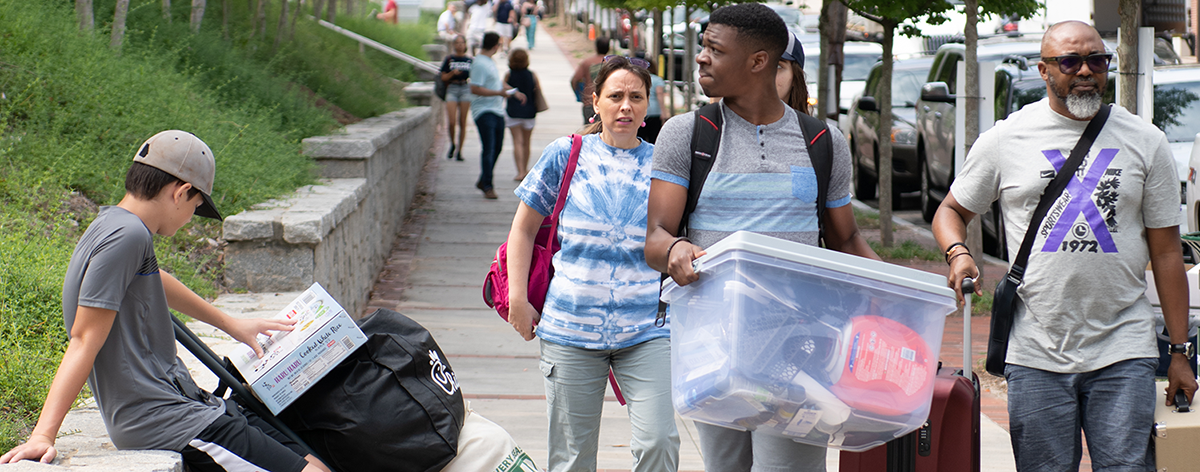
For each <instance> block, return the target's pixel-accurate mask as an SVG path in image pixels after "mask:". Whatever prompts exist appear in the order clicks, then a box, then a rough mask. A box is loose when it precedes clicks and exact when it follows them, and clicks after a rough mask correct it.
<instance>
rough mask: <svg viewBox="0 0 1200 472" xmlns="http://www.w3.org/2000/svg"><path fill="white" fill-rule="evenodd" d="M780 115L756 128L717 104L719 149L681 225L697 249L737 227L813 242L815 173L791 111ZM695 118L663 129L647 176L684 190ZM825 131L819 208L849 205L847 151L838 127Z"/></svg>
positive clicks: (787, 109)
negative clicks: (826, 165)
mask: <svg viewBox="0 0 1200 472" xmlns="http://www.w3.org/2000/svg"><path fill="white" fill-rule="evenodd" d="M784 110H785V111H784V114H783V117H782V118H780V119H779V120H777V121H775V122H774V123H769V124H766V125H761V126H757V125H754V124H752V123H750V122H748V121H746V120H745V119H743V118H742V117H741V116H738V114H737V113H734V112H733V111H731V110H730V109H729V108H728V107H726V106H725V104H724V102H721V113H722V116H723V119H724V126H723V130H722V131H723V132H722V135H721V145H720V148H719V149H718V151H717V158H716V161H714V162H713V167H712V170H711V171H710V172H709V174H708V178H707V179H706V180H705V181H704V190H703V191H702V192H700V199H699V200H698V201H697V202H696V209H695V211H694V212H693V213H692V215H691V218H690V220H689V223H688V237H689V238H690V239H691V240H692V242H693V243H694V244H696V245H697V246H700V247H702V248H707V247H709V246H711V245H713V244H714V243H716V242H717V241H720V240H721V239H723V238H725V237H726V236H729V235H730V234H732V233H733V232H735V231H739V230H745V231H753V232H755V233H760V234H765V235H767V236H773V237H777V238H781V239H786V240H789V241H796V242H800V243H804V244H810V245H814V246H815V245H816V244H817V238H818V229H819V228H818V226H817V175H816V172H815V171H814V170H813V166H812V161H810V160H809V157H808V147H807V146H806V145H805V137H804V135H803V133H802V132H801V129H800V121H799V117H798V116H796V111H795V110H793V109H791V108H790V107H787V106H785V107H784ZM695 116H696V114H695V113H684V114H682V115H678V116H675V117H673V118H671V119H670V120H667V122H666V123H665V124H663V128H662V131H661V132H659V134H658V140H657V142H656V144H655V146H654V171H653V173H652V174H651V178H654V179H658V180H663V181H666V182H671V183H674V184H678V185H682V186H684V187H687V186H688V183H689V182H688V179H689V178H690V177H691V169H692V154H691V146H692V129H693V124H694V123H695V121H696V118H695ZM828 128H829V134H830V136H829V138H830V139H833V156H832V159H833V166H832V172H831V175H830V181H829V190H828V192H827V198H826V203H825V206H826V208H838V207H841V206H845V205H847V204H849V203H850V174H851V163H850V147H849V146H848V145H847V144H846V139H845V138H843V137H842V134H841V133H840V132H839V131H838V130H837V127H834V126H830V127H828Z"/></svg>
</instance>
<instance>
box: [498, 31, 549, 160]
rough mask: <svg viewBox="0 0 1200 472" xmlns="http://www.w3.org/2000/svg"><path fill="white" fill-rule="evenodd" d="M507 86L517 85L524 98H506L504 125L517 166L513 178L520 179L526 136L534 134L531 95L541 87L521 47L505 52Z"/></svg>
mask: <svg viewBox="0 0 1200 472" xmlns="http://www.w3.org/2000/svg"><path fill="white" fill-rule="evenodd" d="M504 83H505V84H508V87H511V88H516V89H517V91H519V92H521V93H522V94H523V95H525V97H527V99H526V100H518V99H517V97H515V96H513V97H509V98H508V106H507V108H506V111H507V112H508V114H507V118H506V119H505V124H507V125H508V129H509V131H511V132H512V138H513V162H515V163H516V165H517V176H516V178H514V179H513V180H516V181H518V182H520V181H521V180H523V179H525V175H526V174H528V173H529V138H530V136H532V135H533V126H534V124H535V123H536V122H537V106H536V104H535V103H534V101H535V100H534V97H536V96H537V95H536V94H537V91H538V90H539V89H540V88H541V84H540V83H539V82H538V78H537V74H534V73H533V71H530V70H529V53H527V52H525V50H524V49H513V50H512V52H511V53H509V54H508V74H506V75H505V76H504Z"/></svg>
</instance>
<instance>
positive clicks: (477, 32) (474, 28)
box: [467, 0, 492, 56]
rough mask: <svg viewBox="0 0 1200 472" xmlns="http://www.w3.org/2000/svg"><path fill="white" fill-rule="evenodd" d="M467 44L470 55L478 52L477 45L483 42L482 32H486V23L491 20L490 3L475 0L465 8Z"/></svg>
mask: <svg viewBox="0 0 1200 472" xmlns="http://www.w3.org/2000/svg"><path fill="white" fill-rule="evenodd" d="M467 18H468V19H467V46H468V47H469V48H470V49H471V55H472V56H474V55H478V54H479V46H480V45H481V44H482V43H483V33H486V32H487V27H488V23H490V22H491V20H492V4H491V3H490V2H486V1H484V0H477V1H476V2H475V3H474V4H472V5H471V6H470V7H468V8H467Z"/></svg>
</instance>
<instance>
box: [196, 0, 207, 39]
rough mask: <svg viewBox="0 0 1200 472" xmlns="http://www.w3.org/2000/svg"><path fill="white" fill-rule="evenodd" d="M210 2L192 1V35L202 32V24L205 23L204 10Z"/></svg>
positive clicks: (204, 0)
mask: <svg viewBox="0 0 1200 472" xmlns="http://www.w3.org/2000/svg"><path fill="white" fill-rule="evenodd" d="M206 6H208V0H192V33H199V32H200V22H201V21H204V8H205V7H206Z"/></svg>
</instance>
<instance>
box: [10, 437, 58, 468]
mask: <svg viewBox="0 0 1200 472" xmlns="http://www.w3.org/2000/svg"><path fill="white" fill-rule="evenodd" d="M57 455H58V451H57V450H55V449H54V442H53V441H46V439H45V438H42V437H40V436H33V437H30V438H29V441H27V442H25V443H24V444H21V445H20V446H17V447H14V448H13V449H12V450H11V451H8V452H7V453H5V454H4V455H3V456H0V464H8V463H13V462H17V461H22V460H26V459H28V460H31V461H34V460H35V461H39V462H42V463H43V464H49V463H50V461H53V460H54V456H57Z"/></svg>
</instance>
